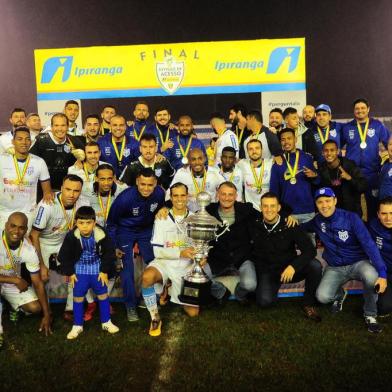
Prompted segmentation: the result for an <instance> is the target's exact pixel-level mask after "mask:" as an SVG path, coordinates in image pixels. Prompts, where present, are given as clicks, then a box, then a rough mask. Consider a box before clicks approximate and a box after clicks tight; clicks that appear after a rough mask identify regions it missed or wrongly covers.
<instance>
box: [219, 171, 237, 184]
mask: <svg viewBox="0 0 392 392" xmlns="http://www.w3.org/2000/svg"><path fill="white" fill-rule="evenodd" d="M221 174H222V176H223V177H225V174H224V171H223V170H222V171H221ZM225 178H226V177H225ZM233 178H234V170H233V172H232V173H231V175H230V177H229V179H228V180H226V181H229V182H233Z"/></svg>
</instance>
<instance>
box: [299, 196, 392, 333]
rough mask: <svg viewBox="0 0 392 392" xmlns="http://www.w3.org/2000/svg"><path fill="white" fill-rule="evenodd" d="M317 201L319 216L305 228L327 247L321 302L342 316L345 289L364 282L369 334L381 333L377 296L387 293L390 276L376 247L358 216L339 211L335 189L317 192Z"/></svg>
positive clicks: (320, 294)
mask: <svg viewBox="0 0 392 392" xmlns="http://www.w3.org/2000/svg"><path fill="white" fill-rule="evenodd" d="M315 201H316V207H317V209H318V211H319V214H317V215H316V216H315V217H314V218H313V219H312V220H311V221H310V222H307V223H305V224H304V225H303V228H304V229H305V230H307V231H311V232H315V233H317V235H318V236H319V238H320V240H321V241H322V243H323V244H324V252H323V258H324V260H325V261H326V262H327V263H328V266H327V267H326V268H325V270H324V274H323V277H322V279H321V282H320V285H319V287H318V289H317V293H316V296H317V299H318V300H319V301H320V302H321V303H324V304H326V303H329V302H333V305H332V312H334V313H337V312H340V311H341V310H342V306H343V301H344V299H345V297H346V292H345V291H344V290H343V288H342V285H343V284H344V283H346V282H347V281H349V280H352V279H356V280H361V281H362V283H363V297H364V300H365V303H364V307H363V311H364V317H365V322H366V324H367V327H368V331H369V332H381V331H382V328H381V326H380V325H379V324H378V322H377V297H378V296H377V293H383V292H384V291H385V289H386V286H387V279H386V277H387V272H386V266H385V263H384V260H383V259H382V257H381V255H380V252H379V250H378V248H377V246H376V244H375V243H374V241H373V240H372V238H371V236H370V234H369V232H368V231H367V229H366V227H365V224H364V223H363V221H362V220H361V219H360V217H359V216H358V215H357V214H355V213H354V212H351V211H346V210H341V209H339V208H336V203H337V199H336V197H335V194H334V192H333V190H332V189H331V188H320V189H319V190H317V192H316V194H315ZM369 260H370V261H369Z"/></svg>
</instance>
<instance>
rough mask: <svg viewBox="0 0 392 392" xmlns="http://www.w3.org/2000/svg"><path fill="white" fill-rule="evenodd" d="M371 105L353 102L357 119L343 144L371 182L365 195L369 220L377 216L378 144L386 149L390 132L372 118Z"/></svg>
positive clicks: (344, 135) (347, 128) (346, 128)
mask: <svg viewBox="0 0 392 392" xmlns="http://www.w3.org/2000/svg"><path fill="white" fill-rule="evenodd" d="M369 110H370V107H369V102H368V101H367V100H366V99H362V98H360V99H357V100H356V101H355V102H354V119H353V120H352V121H350V122H349V123H347V124H346V125H345V126H344V127H343V133H342V145H346V158H348V159H351V160H352V161H354V162H355V163H356V164H357V166H359V167H360V169H361V170H362V173H363V174H364V176H365V178H366V179H367V181H368V184H369V186H368V190H367V191H366V193H365V197H366V204H367V209H368V220H370V219H369V218H372V217H374V216H375V215H376V210H377V191H378V173H379V172H380V167H381V160H380V155H379V143H382V144H383V145H384V146H385V147H386V146H387V143H388V139H389V136H390V132H389V130H388V128H386V127H385V126H384V125H383V124H382V123H381V122H380V121H378V120H375V119H374V118H369Z"/></svg>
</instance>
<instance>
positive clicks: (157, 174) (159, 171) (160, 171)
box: [155, 168, 162, 177]
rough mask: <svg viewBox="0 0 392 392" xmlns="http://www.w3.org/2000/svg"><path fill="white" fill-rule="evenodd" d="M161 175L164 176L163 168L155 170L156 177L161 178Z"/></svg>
mask: <svg viewBox="0 0 392 392" xmlns="http://www.w3.org/2000/svg"><path fill="white" fill-rule="evenodd" d="M161 174H162V169H161V168H158V169H155V175H156V176H157V177H160V176H161Z"/></svg>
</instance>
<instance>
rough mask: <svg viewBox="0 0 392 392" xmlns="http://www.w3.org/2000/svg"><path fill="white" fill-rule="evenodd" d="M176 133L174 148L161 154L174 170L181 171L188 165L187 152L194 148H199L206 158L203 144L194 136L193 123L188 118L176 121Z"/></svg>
mask: <svg viewBox="0 0 392 392" xmlns="http://www.w3.org/2000/svg"><path fill="white" fill-rule="evenodd" d="M178 131H179V133H178V135H177V136H176V137H175V138H174V141H173V142H174V146H173V147H172V148H170V149H168V150H166V151H165V152H164V154H163V155H164V156H165V157H166V158H167V159H168V161H169V162H170V164H171V165H172V167H173V168H174V169H175V170H178V169H181V168H182V167H183V166H184V165H186V164H188V163H189V162H188V160H189V152H190V151H191V150H193V149H195V148H199V149H200V150H201V151H202V152H203V154H204V156H205V157H207V153H206V149H205V147H204V144H203V142H202V141H201V140H199V139H198V138H197V137H196V135H195V134H194V129H193V122H192V119H191V117H190V116H188V115H183V116H181V117H180V118H179V119H178ZM206 162H207V160H206Z"/></svg>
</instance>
